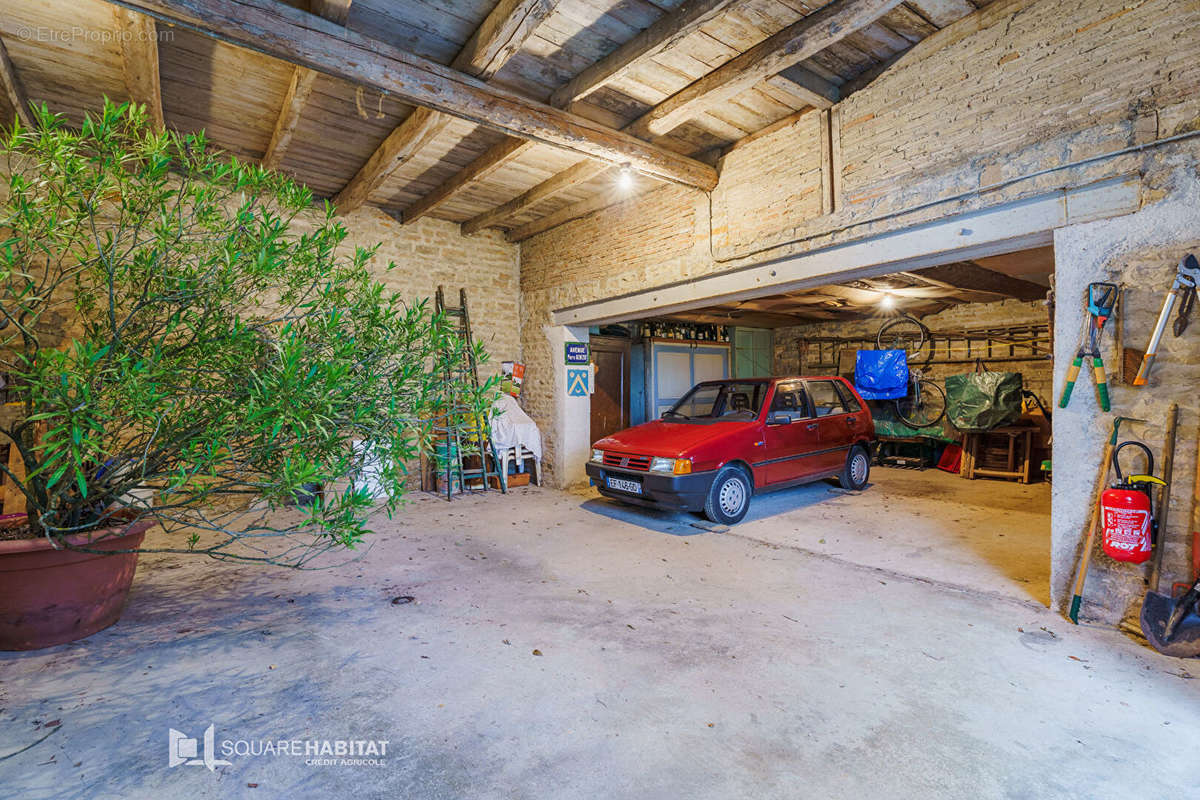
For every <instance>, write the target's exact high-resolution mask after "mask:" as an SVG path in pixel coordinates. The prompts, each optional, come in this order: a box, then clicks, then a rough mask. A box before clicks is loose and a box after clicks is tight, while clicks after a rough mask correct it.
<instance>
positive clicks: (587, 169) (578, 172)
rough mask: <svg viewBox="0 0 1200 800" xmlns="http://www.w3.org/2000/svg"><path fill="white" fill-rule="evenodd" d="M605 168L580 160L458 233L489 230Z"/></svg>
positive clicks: (489, 212) (485, 214)
mask: <svg viewBox="0 0 1200 800" xmlns="http://www.w3.org/2000/svg"><path fill="white" fill-rule="evenodd" d="M609 169H612V168H611V167H610V166H609V165H608V164H605V163H603V162H601V161H592V160H591V159H584V160H583V161H580V162H579V163H578V164H573V165H572V166H570V167H567V168H566V169H565V170H563V171H562V172H560V173H558V174H557V175H555V176H553V177H551V178H548V179H546V180H544V181H542V182H541V183H539V184H538V185H537V186H534V187H533V188H532V189H530V190H529V191H527V192H524V193H522V194H520V195H518V196H517V197H514V198H513V199H512V200H509V201H508V202H507V203H504V204H503V205H499V206H496V207H495V208H493V209H489V210H488V211H485V212H483V213H482V214H479V215H477V216H474V217H472V218H471V219H469V220H467V221H466V222H464V223H463V224H462V232H463V233H464V234H472V233H476V232H478V231H481V230H483V229H484V228H490V227H492V226H493V225H496V224H497V223H500V222H503V221H504V220H506V219H508V218H509V217H512V216H514V215H515V214H519V213H520V212H522V211H524V210H525V209H527V208H530V207H532V206H535V205H537V204H538V203H540V202H542V201H543V200H546V199H548V198H550V197H553V196H554V195H556V194H559V193H560V192H565V191H566V190H567V189H570V188H571V187H573V186H578V185H579V184H581V183H587V182H588V181H590V180H591V179H592V178H595V177H596V176H597V175H599V174H601V173H602V172H607V171H608V170H609Z"/></svg>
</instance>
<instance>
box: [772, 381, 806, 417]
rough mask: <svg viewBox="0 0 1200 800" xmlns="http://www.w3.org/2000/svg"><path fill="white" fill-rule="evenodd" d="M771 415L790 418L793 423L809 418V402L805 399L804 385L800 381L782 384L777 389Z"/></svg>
mask: <svg viewBox="0 0 1200 800" xmlns="http://www.w3.org/2000/svg"><path fill="white" fill-rule="evenodd" d="M771 415H772V416H783V417H788V418H789V419H790V420H792V421H793V422H795V421H796V420H798V419H807V418H808V416H809V413H808V401H807V400H806V399H805V397H804V385H803V384H802V383H800V381H791V382H789V383H780V384H778V385H777V386H776V387H775V397H773V398H772V399H771Z"/></svg>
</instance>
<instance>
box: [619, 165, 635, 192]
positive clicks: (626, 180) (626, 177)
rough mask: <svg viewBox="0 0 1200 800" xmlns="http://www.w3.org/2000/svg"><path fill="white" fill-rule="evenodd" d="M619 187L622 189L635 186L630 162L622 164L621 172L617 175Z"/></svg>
mask: <svg viewBox="0 0 1200 800" xmlns="http://www.w3.org/2000/svg"><path fill="white" fill-rule="evenodd" d="M617 187H618V188H620V189H622V190H629V189H632V188H633V169H632V168H631V167H630V166H629V165H628V164H622V165H621V172H620V173H619V174H618V175H617Z"/></svg>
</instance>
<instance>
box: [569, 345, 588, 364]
mask: <svg viewBox="0 0 1200 800" xmlns="http://www.w3.org/2000/svg"><path fill="white" fill-rule="evenodd" d="M590 355H591V353H589V352H588V343H587V342H567V346H566V362H565V363H567V364H586V363H588V362H589V361H590V360H591V358H590Z"/></svg>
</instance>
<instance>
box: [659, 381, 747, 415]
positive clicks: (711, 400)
mask: <svg viewBox="0 0 1200 800" xmlns="http://www.w3.org/2000/svg"><path fill="white" fill-rule="evenodd" d="M766 393H767V384H766V383H763V382H761V381H722V382H720V383H701V384H699V385H697V386H693V387H692V390H691V391H690V392H688V393H687V394H685V395H684V396H683V397H682V398H681V399H680V401H679V402H678V403H676V404H675V405H674V406H673V407H672V408H671V410H670V411H667V412H666V413H665V414H663V416H664V417H665V418H666V419H674V418H678V419H694V420H705V421H711V420H716V419H719V420H738V419H754V418H755V417H757V416H758V411H759V409H760V408H762V402H763V397H764V396H765V395H766Z"/></svg>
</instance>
